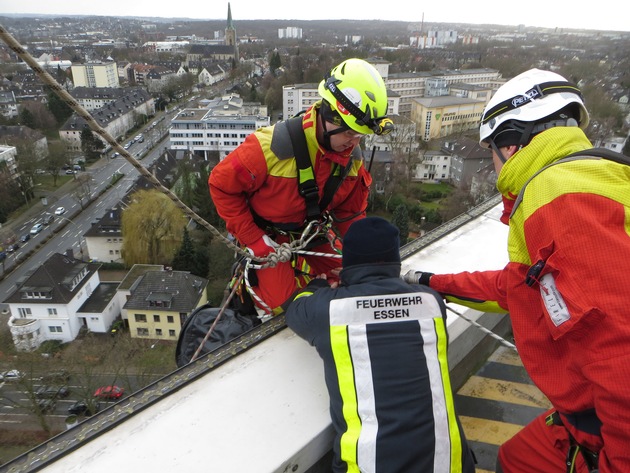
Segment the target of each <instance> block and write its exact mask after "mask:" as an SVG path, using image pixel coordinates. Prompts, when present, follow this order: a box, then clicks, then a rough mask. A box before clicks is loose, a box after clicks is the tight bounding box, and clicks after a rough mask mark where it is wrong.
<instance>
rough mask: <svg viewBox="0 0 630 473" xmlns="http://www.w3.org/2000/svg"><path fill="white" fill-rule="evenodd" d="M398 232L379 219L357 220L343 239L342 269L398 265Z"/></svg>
mask: <svg viewBox="0 0 630 473" xmlns="http://www.w3.org/2000/svg"><path fill="white" fill-rule="evenodd" d="M399 235H400V232H399V231H398V228H396V227H395V226H394V225H392V224H391V223H389V222H388V221H387V220H385V219H384V218H381V217H366V218H362V219H361V220H357V221H356V222H354V223H353V224H352V225H350V228H349V229H348V231H347V232H346V235H345V236H344V238H343V251H342V260H341V264H342V266H343V267H344V268H347V267H348V266H353V265H356V264H366V263H400V249H399V248H400V236H399Z"/></svg>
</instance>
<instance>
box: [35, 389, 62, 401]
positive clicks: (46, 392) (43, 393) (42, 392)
mask: <svg viewBox="0 0 630 473" xmlns="http://www.w3.org/2000/svg"><path fill="white" fill-rule="evenodd" d="M69 395H70V390H69V389H68V388H67V387H66V386H41V387H39V388H38V389H37V391H35V397H37V398H38V399H44V398H46V399H65V398H67V397H68V396H69Z"/></svg>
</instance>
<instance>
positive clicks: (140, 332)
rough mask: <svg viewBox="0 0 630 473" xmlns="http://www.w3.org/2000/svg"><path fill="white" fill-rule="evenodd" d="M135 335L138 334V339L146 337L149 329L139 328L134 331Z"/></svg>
mask: <svg viewBox="0 0 630 473" xmlns="http://www.w3.org/2000/svg"><path fill="white" fill-rule="evenodd" d="M136 333H137V334H138V336H139V337H148V336H149V329H148V328H140V327H138V328H137V329H136Z"/></svg>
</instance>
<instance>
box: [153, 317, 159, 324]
mask: <svg viewBox="0 0 630 473" xmlns="http://www.w3.org/2000/svg"><path fill="white" fill-rule="evenodd" d="M153 322H158V323H159V322H160V316H159V315H154V316H153Z"/></svg>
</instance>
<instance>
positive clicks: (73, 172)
mask: <svg viewBox="0 0 630 473" xmlns="http://www.w3.org/2000/svg"><path fill="white" fill-rule="evenodd" d="M76 173H77V172H76V171H75V170H74V169H66V174H76Z"/></svg>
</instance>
